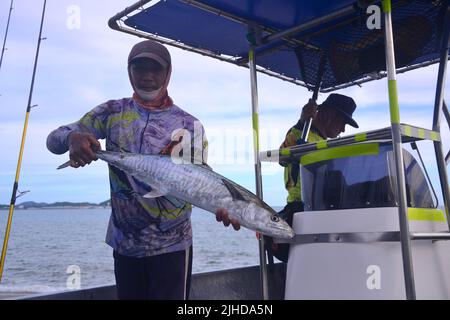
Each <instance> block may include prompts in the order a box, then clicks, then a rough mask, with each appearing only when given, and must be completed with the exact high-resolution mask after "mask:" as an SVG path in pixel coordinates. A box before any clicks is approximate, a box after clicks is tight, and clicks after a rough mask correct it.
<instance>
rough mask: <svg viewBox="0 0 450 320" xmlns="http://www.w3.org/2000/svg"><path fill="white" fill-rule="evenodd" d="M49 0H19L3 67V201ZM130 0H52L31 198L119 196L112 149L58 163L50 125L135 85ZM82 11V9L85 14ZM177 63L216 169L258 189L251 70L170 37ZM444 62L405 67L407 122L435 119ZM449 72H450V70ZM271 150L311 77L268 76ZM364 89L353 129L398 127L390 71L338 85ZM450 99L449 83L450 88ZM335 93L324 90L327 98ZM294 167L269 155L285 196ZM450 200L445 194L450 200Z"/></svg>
mask: <svg viewBox="0 0 450 320" xmlns="http://www.w3.org/2000/svg"><path fill="white" fill-rule="evenodd" d="M42 3H43V1H38V0H15V5H14V10H13V13H12V17H11V24H10V31H9V36H8V40H7V45H6V47H7V48H8V50H7V51H6V53H5V57H4V60H3V65H2V68H1V70H0V150H1V151H2V155H1V157H0V203H2V204H7V203H9V201H10V199H11V190H12V186H13V183H14V176H15V170H16V164H17V158H18V154H19V146H20V141H21V135H22V129H23V123H24V118H25V110H26V107H27V101H28V95H29V90H30V82H31V75H32V69H33V63H34V56H35V50H36V45H37V36H38V32H39V24H40V18H41V10H42ZM133 3H134V1H133V0H132V1H125V0H109V1H106V0H97V1H87V0H78V1H77V0H71V1H67V0H58V1H56V0H49V1H47V14H46V20H45V23H44V32H43V37H45V38H46V40H45V41H43V42H42V46H41V52H40V56H39V64H38V69H37V75H36V83H35V87H34V95H33V100H32V105H35V104H36V105H38V106H37V107H36V108H33V109H32V112H31V115H30V122H29V128H28V134H27V138H26V145H25V152H24V158H23V164H22V170H21V173H20V181H19V190H20V191H25V190H29V191H30V192H29V193H27V194H26V195H25V196H24V197H22V198H20V199H18V200H17V201H18V203H20V202H23V201H36V202H56V201H76V202H82V201H89V202H96V203H98V202H101V201H104V200H106V199H108V198H109V182H108V175H107V168H106V165H105V164H104V163H101V162H100V161H98V162H95V163H94V164H92V165H90V166H89V167H85V168H81V169H78V170H75V169H72V168H70V169H65V170H59V171H57V170H56V167H57V166H58V165H60V164H61V163H63V162H65V161H67V160H68V155H67V154H66V155H60V156H58V155H53V154H51V153H50V152H49V151H48V150H47V148H46V144H45V142H46V138H47V135H48V134H49V133H50V132H51V131H52V130H54V129H56V128H57V127H59V126H61V125H63V124H68V123H71V122H74V121H77V120H78V119H79V118H80V117H81V116H82V115H84V114H85V113H86V112H88V111H89V110H91V109H92V108H94V107H95V106H97V105H99V104H101V103H103V102H105V101H107V100H110V99H119V98H122V97H129V96H131V94H132V89H131V86H130V84H129V80H128V74H127V68H126V61H127V56H128V53H129V50H130V49H131V47H132V46H133V45H134V44H136V43H137V42H139V41H140V39H139V38H137V37H134V36H131V35H127V34H124V33H120V32H117V31H113V30H111V29H109V27H108V25H107V22H108V19H109V18H110V17H112V16H113V15H115V14H116V13H118V12H120V11H122V10H123V9H125V7H127V6H130V5H131V4H133ZM9 5H10V1H9V0H1V1H0V36H1V39H2V40H3V36H4V32H5V29H6V20H7V15H8V12H9ZM74 14H76V15H77V16H78V17H79V18H80V19H79V20H77V22H79V23H74V20H73V18H74ZM169 51H170V53H171V55H172V60H173V74H172V80H171V83H170V86H169V93H170V95H171V97H172V98H173V99H174V101H175V103H176V104H177V105H178V106H180V107H182V108H183V109H184V110H186V111H187V112H189V113H190V114H192V115H194V116H195V117H197V118H198V119H200V121H201V122H202V123H203V125H204V127H205V130H206V135H207V138H208V140H209V144H210V147H209V161H208V162H209V164H210V165H211V166H212V167H213V168H214V170H215V171H217V172H219V173H220V174H222V175H224V176H226V177H228V178H230V179H232V180H234V181H235V182H237V183H239V184H241V185H242V186H244V187H246V188H248V189H249V190H251V191H253V192H254V191H255V178H254V166H253V147H252V131H251V123H252V122H251V96H250V76H249V71H248V70H247V69H245V68H240V67H237V66H234V65H231V64H227V63H224V62H219V61H216V60H214V59H211V58H207V57H203V56H200V55H196V54H194V53H189V52H187V51H183V50H180V49H177V48H172V47H169ZM436 78H437V66H431V67H427V68H422V69H419V70H416V71H412V72H409V73H406V74H401V75H399V76H398V88H399V89H398V90H399V101H400V106H401V122H402V123H408V124H411V125H415V126H419V127H423V128H428V129H431V126H432V112H433V105H434V94H435V83H436ZM447 80H448V77H447ZM258 85H259V88H258V90H259V103H260V106H259V108H260V127H261V150H269V149H277V148H278V147H279V145H280V143H281V142H282V140H283V138H284V135H285V133H286V132H287V130H288V129H289V128H290V127H291V126H292V125H294V124H295V123H296V122H297V119H298V117H299V115H300V111H301V108H302V106H303V105H304V104H305V103H306V102H307V101H308V99H309V98H310V97H311V93H310V92H308V91H307V90H306V89H305V88H303V87H299V86H295V85H293V84H290V83H287V82H283V81H280V80H277V79H275V78H271V77H269V76H266V75H263V74H261V75H259V76H258ZM338 93H342V94H346V95H349V96H351V97H353V98H354V100H355V101H356V103H357V105H358V108H357V110H356V111H355V113H354V118H355V119H356V120H357V122H358V123H359V125H360V129H353V128H351V127H348V126H347V128H346V129H347V130H346V132H345V134H344V135H347V134H354V133H357V132H363V131H369V130H374V129H379V128H384V127H388V126H389V125H390V120H389V103H388V95H387V83H386V80H379V81H374V82H371V83H368V84H364V85H363V86H362V87H352V88H348V89H344V90H340V91H338ZM445 96H446V98H447V100H448V97H449V90H448V89H446V90H445ZM326 97H327V94H320V95H319V99H318V102H319V103H320V102H322V101H323V100H325V98H326ZM442 128H443V137H444V150H445V151H447V150H449V148H450V138H449V137H450V134H449V130H448V126H447V125H446V123H445V122H443V123H442ZM419 147H420V148H421V150H422V156H423V158H424V160H425V163H426V167H427V169H428V170H429V173H430V176H431V179H432V181H433V184H434V186H435V188H436V189H437V191H438V194H439V197H440V198H441V199H442V196H441V195H440V187H439V180H438V174H437V169H436V165H435V164H434V161H433V159H434V152H433V148H432V144H431V143H430V142H421V143H419ZM283 185H284V182H283V171H282V168H281V167H280V166H278V165H276V164H267V165H266V164H264V165H263V187H264V199H265V201H266V202H267V203H269V204H270V205H274V206H280V205H283V204H284V203H285V199H286V195H287V194H286V191H285V190H284V187H283ZM441 203H442V201H441Z"/></svg>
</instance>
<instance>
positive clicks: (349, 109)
mask: <svg viewBox="0 0 450 320" xmlns="http://www.w3.org/2000/svg"><path fill="white" fill-rule="evenodd" d="M321 106H322V107H326V108H333V109H334V110H336V111H337V112H339V114H340V115H341V116H342V117H343V118H344V119H345V123H347V124H348V125H351V126H352V127H354V128H359V126H358V124H357V123H356V121H355V120H354V119H353V118H352V116H353V112H354V111H355V109H356V103H355V101H354V100H353V99H352V98H350V97H347V96H344V95H342V94H338V93H332V94H330V95H329V96H328V98H327V99H326V100H325V101H324V102H323V103H322V105H321Z"/></svg>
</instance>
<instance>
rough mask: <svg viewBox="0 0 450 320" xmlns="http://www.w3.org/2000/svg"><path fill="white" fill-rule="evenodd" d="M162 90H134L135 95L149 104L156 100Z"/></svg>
mask: <svg viewBox="0 0 450 320" xmlns="http://www.w3.org/2000/svg"><path fill="white" fill-rule="evenodd" d="M161 90H162V88H159V89H157V90H153V91H144V90H139V89H137V88H136V89H135V91H136V93H137V95H138V96H139V97H140V98H141V99H142V100H144V101H147V102H151V101H153V100H155V99H156V97H157V96H158V95H159V94H160V92H161Z"/></svg>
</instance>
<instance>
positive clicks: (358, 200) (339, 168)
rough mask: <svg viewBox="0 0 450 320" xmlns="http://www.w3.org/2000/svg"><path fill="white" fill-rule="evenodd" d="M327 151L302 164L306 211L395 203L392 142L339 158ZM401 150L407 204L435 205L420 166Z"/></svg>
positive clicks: (418, 205)
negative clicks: (322, 157) (322, 156)
mask: <svg viewBox="0 0 450 320" xmlns="http://www.w3.org/2000/svg"><path fill="white" fill-rule="evenodd" d="M330 151H331V153H330V152H328V159H327V156H325V159H323V160H322V159H321V158H320V157H316V160H317V161H309V162H310V163H308V164H305V165H302V169H301V183H302V197H303V201H304V202H305V210H306V211H311V210H337V209H354V208H371V207H395V206H398V204H397V202H398V201H397V195H396V193H397V192H396V190H397V188H396V178H395V162H394V153H393V150H392V145H391V144H385V145H378V144H377V148H376V152H372V153H369V154H360V155H346V156H342V157H338V158H333V156H332V155H333V150H332V149H330ZM403 152H404V167H405V176H406V192H407V202H408V207H413V208H434V207H435V206H434V202H433V198H432V196H431V192H430V187H429V185H428V183H427V180H426V178H425V175H424V173H423V171H422V168H421V167H420V166H419V164H418V163H417V161H416V160H415V159H414V157H413V156H412V155H411V154H410V153H409V152H408V151H407V150H405V149H404V150H403ZM341 155H342V152H341ZM334 157H336V156H334Z"/></svg>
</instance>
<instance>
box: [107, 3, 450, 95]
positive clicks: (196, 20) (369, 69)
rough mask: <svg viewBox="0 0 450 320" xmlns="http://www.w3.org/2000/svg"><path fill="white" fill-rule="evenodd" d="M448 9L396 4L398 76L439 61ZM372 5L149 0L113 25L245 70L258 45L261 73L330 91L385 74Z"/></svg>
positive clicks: (380, 36) (379, 31) (381, 36)
mask: <svg viewBox="0 0 450 320" xmlns="http://www.w3.org/2000/svg"><path fill="white" fill-rule="evenodd" d="M448 3H449V1H448V0H434V1H431V0H413V1H411V0H393V1H392V21H393V25H394V45H395V50H396V64H397V69H398V72H404V71H407V70H411V69H414V68H418V67H421V66H424V65H429V64H432V63H435V62H438V60H439V54H440V51H441V49H442V46H441V43H442V40H441V38H442V35H441V31H442V30H443V23H444V15H445V12H446V10H447V7H448ZM371 4H375V5H378V6H379V7H380V6H381V4H380V3H379V1H367V0H366V1H355V0H333V1H329V0H314V1H298V0H265V1H260V0H233V1H227V0H201V1H193V0H166V1H154V0H153V1H149V0H147V1H140V2H139V3H138V4H137V5H138V6H134V7H130V8H129V9H132V10H128V11H127V10H125V11H123V12H121V13H120V14H118V15H116V16H115V17H113V18H112V19H111V21H110V26H111V27H113V28H115V29H123V28H128V30H135V31H139V32H141V35H144V36H145V35H148V36H150V37H158V39H160V40H166V43H168V44H172V45H176V46H178V47H181V48H183V49H186V50H191V51H195V52H199V53H203V54H205V55H208V56H211V57H214V58H217V59H220V60H224V61H228V62H231V63H234V64H237V65H241V66H244V67H247V62H248V52H249V44H252V45H254V46H255V52H256V62H257V65H258V71H260V72H264V73H267V74H269V75H272V76H276V77H279V78H282V79H283V80H287V81H290V82H293V83H296V84H299V85H303V86H305V87H307V88H309V89H311V90H312V89H313V88H315V87H317V86H320V88H321V91H322V92H329V91H333V90H336V89H340V88H343V87H347V86H351V85H354V84H360V83H363V82H366V81H370V80H374V79H379V78H382V77H384V76H386V61H385V54H384V50H385V49H384V32H383V27H384V26H383V24H384V19H382V18H381V15H382V13H381V10H379V11H378V12H377V11H369V13H368V10H367V8H368V6H369V5H371ZM372 8H373V7H372ZM375 9H376V8H375ZM378 13H379V15H378V16H377V14H378ZM368 18H369V19H368ZM368 21H369V24H370V26H371V27H375V29H369V28H368ZM377 23H378V25H377ZM377 26H378V28H377ZM122 31H124V30H122Z"/></svg>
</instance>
